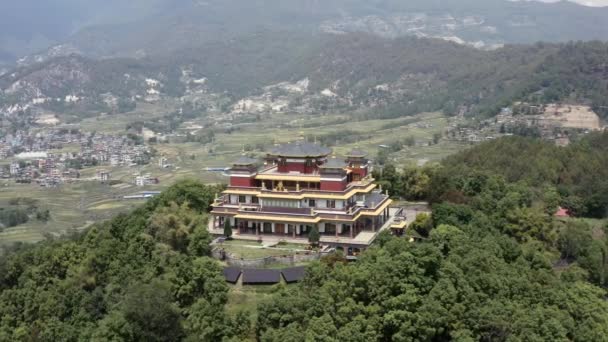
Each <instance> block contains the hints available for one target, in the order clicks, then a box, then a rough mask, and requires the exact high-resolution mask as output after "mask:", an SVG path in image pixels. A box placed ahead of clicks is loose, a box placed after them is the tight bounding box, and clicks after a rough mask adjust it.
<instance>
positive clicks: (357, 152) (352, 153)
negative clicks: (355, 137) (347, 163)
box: [346, 149, 367, 158]
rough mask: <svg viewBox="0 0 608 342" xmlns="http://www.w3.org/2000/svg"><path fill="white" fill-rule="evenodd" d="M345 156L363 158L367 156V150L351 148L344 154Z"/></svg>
mask: <svg viewBox="0 0 608 342" xmlns="http://www.w3.org/2000/svg"><path fill="white" fill-rule="evenodd" d="M346 156H347V157H356V158H363V157H366V156H367V152H365V151H363V150H359V149H353V150H351V151H350V152H348V153H347V154H346Z"/></svg>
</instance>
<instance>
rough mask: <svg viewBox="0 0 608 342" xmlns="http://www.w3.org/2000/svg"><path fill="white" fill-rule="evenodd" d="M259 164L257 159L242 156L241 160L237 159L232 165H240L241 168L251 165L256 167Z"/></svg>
mask: <svg viewBox="0 0 608 342" xmlns="http://www.w3.org/2000/svg"><path fill="white" fill-rule="evenodd" d="M257 163H258V160H257V159H254V158H249V157H247V156H241V157H240V158H239V159H237V160H236V161H235V162H234V163H232V164H233V165H239V166H249V165H255V164H257Z"/></svg>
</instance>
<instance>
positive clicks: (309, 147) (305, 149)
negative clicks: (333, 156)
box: [270, 141, 332, 158]
mask: <svg viewBox="0 0 608 342" xmlns="http://www.w3.org/2000/svg"><path fill="white" fill-rule="evenodd" d="M331 151H332V150H331V148H327V147H323V146H319V145H317V144H313V143H309V142H303V141H298V142H295V143H289V144H283V145H279V146H276V147H275V148H273V149H272V151H270V154H271V155H274V156H280V157H300V158H304V157H322V156H327V155H329V154H330V153H331Z"/></svg>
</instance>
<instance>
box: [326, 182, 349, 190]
mask: <svg viewBox="0 0 608 342" xmlns="http://www.w3.org/2000/svg"><path fill="white" fill-rule="evenodd" d="M344 189H346V181H342V182H327V181H321V190H322V191H344Z"/></svg>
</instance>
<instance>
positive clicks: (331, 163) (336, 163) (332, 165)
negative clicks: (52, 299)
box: [320, 157, 346, 169]
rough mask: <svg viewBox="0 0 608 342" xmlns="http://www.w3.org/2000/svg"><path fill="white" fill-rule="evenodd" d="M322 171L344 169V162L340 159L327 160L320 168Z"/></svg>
mask: <svg viewBox="0 0 608 342" xmlns="http://www.w3.org/2000/svg"><path fill="white" fill-rule="evenodd" d="M320 167H321V168H322V169H342V168H344V167H346V162H345V161H344V159H341V158H336V157H333V158H329V159H328V160H327V162H326V163H325V164H323V165H321V166H320Z"/></svg>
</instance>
